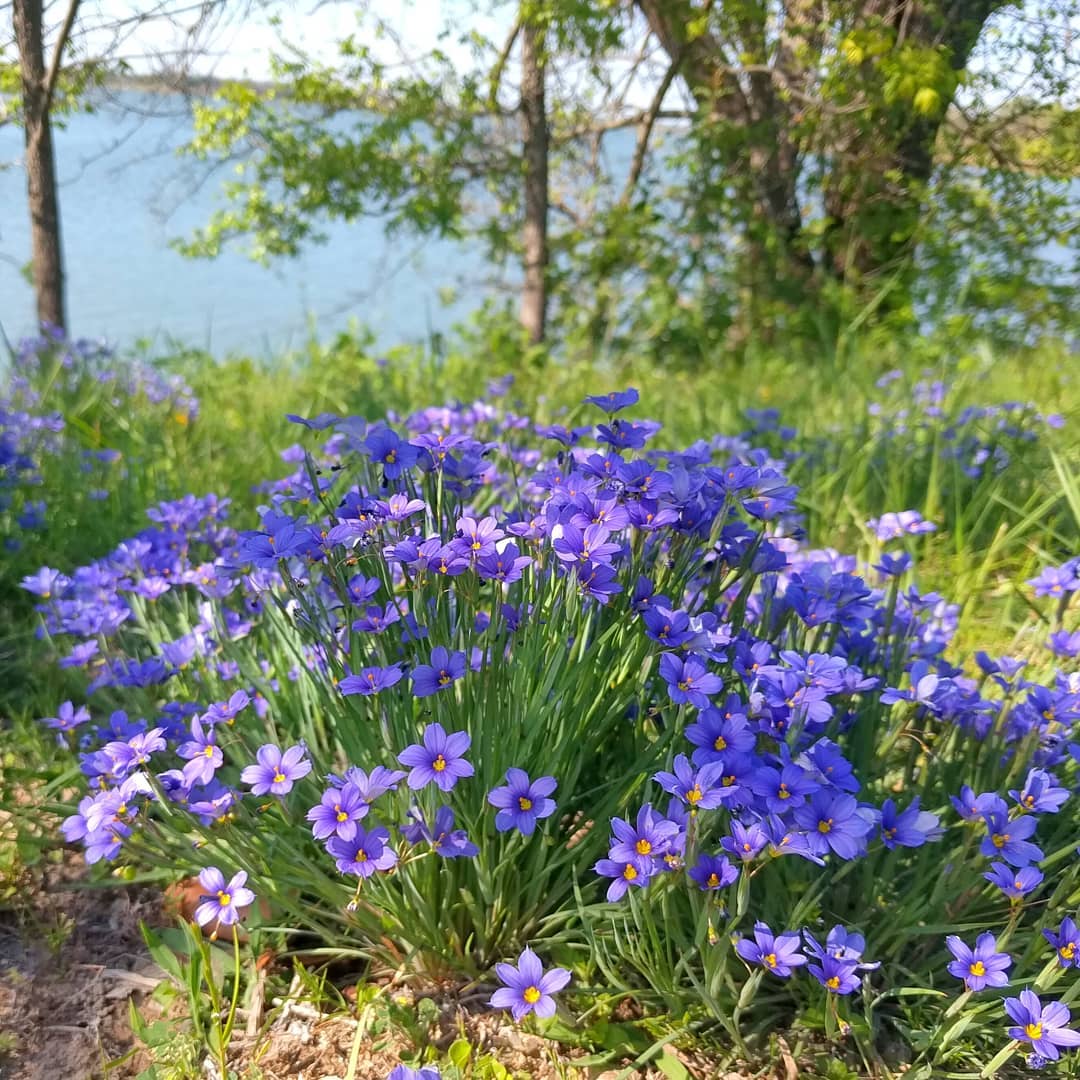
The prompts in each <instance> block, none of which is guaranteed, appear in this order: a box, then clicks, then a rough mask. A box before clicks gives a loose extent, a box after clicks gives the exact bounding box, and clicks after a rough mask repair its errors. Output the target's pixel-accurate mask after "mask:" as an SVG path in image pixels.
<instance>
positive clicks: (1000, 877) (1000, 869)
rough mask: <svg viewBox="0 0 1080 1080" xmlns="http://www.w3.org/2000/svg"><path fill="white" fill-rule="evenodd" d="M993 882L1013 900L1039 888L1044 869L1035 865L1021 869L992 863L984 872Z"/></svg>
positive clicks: (988, 879) (985, 876) (987, 878)
mask: <svg viewBox="0 0 1080 1080" xmlns="http://www.w3.org/2000/svg"><path fill="white" fill-rule="evenodd" d="M983 877H984V878H986V880H987V881H989V882H990V883H991V884H993V885H996V886H997V887H998V888H999V889H1000V890H1001V891H1002V892H1003V893H1004V894H1005V895H1006V896H1008V897H1011V898H1012V899H1013V900H1019V899H1020V897H1022V896H1027V894H1028V893H1029V892H1032V891H1033V890H1034V889H1037V888H1038V887H1039V886H1040V885H1041V884H1042V880H1043V875H1042V871H1040V870H1036V869H1035V867H1034V866H1025V867H1023V869H1021V870H1013V869H1012V868H1011V867H1008V866H1006V865H1005V864H1004V863H1000V862H996V863H993V864H991V866H990V869H989V870H987V871H986V873H985V874H983Z"/></svg>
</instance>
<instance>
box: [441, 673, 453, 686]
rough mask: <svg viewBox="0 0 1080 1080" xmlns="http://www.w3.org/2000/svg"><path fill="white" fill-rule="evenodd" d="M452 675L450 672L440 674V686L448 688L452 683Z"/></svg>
mask: <svg viewBox="0 0 1080 1080" xmlns="http://www.w3.org/2000/svg"><path fill="white" fill-rule="evenodd" d="M450 681H451V680H450V673H449V672H448V671H440V672H439V685H440V686H446V685H448V684H449V683H450Z"/></svg>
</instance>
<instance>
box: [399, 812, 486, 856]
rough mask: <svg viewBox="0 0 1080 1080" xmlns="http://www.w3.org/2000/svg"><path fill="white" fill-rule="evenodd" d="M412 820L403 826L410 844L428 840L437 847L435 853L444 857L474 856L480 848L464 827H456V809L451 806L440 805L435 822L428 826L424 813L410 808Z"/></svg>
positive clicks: (402, 833)
mask: <svg viewBox="0 0 1080 1080" xmlns="http://www.w3.org/2000/svg"><path fill="white" fill-rule="evenodd" d="M409 816H410V817H411V818H412V822H411V823H410V824H407V825H403V826H402V827H401V835H402V836H404V837H405V839H406V840H408V841H409V843H410V844H419V843H420V842H421V841H422V840H426V841H427V842H428V843H429V844H431V845H432V847H434V848H435V853H436V854H437V855H441V856H442V857H443V858H444V859H460V858H472V856H473V855H477V854H479V852H480V849H479V848H478V847H477V846H476V845H475V844H474V843H473V842H472V841H471V840H470V839H469V837H468V835H467V834H466V832H465V830H464V829H455V828H454V811H453V810H451V809H450V807H449V806H440V807H439V809H438V810H436V811H435V822H434V824H433V825H432V826H430V827H429V826H428V824H427V822H426V821H425V820H424V815H423V814H422V813H421V812H420V811H419V810H415V809H414V810H410V811H409Z"/></svg>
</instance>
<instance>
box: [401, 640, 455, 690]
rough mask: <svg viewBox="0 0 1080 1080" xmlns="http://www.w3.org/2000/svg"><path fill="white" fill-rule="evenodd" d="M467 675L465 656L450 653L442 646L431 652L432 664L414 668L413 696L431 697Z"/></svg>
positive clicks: (437, 646) (419, 665)
mask: <svg viewBox="0 0 1080 1080" xmlns="http://www.w3.org/2000/svg"><path fill="white" fill-rule="evenodd" d="M464 674H465V654H464V653H463V652H453V653H452V652H449V651H447V650H446V649H445V648H443V646H442V645H436V646H435V648H434V649H432V650H431V663H430V664H418V665H417V666H416V667H414V668H413V672H412V681H413V696H414V697H418V698H423V697H431V695H432V694H437V693H438V692H439V691H440V690H445V689H447V687H449V686H450V685H451V684H452V683H454V682H455V681H456V680H457V679H460V678H461V677H462V676H463V675H464Z"/></svg>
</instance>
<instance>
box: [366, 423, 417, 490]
mask: <svg viewBox="0 0 1080 1080" xmlns="http://www.w3.org/2000/svg"><path fill="white" fill-rule="evenodd" d="M364 446H365V448H366V449H367V452H368V454H369V455H370V456H371V460H372V461H373V462H375V463H376V464H377V465H381V466H382V467H383V473H384V475H385V476H386V479H387V480H396V479H397V478H398V477H399V476H400V475H401V474H402V473H403V472H404V471H405V470H406V469H411V468H412V467H413V466H414V465H415V464H416V463H417V461H419V460H420V454H421V450H420V448H419V447H417V446H412V445H411V444H410V443H407V442H405V440H404V439H402V438H401V437H400V436H399V435H398V434H397V432H396V431H391V429H390V428H378V429H376V430H375V431H373V432H371V433H370V434H369V435H368V437H367V438H366V439H365V440H364Z"/></svg>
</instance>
